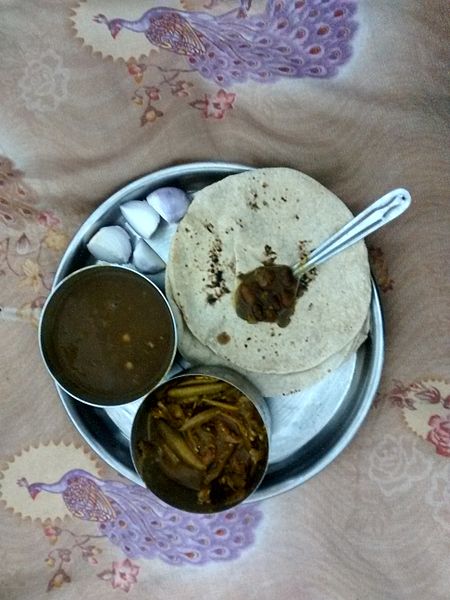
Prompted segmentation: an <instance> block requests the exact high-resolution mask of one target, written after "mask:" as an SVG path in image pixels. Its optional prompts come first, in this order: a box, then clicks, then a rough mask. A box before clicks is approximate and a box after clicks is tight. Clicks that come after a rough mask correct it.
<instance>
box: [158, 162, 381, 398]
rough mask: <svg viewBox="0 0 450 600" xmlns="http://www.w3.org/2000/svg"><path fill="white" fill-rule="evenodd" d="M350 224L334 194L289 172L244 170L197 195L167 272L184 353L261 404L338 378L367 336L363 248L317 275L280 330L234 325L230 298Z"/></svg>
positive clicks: (368, 293)
mask: <svg viewBox="0 0 450 600" xmlns="http://www.w3.org/2000/svg"><path fill="white" fill-rule="evenodd" d="M351 218H352V214H351V212H350V211H349V209H348V208H347V207H346V206H345V205H344V204H343V202H342V201H341V200H339V198H337V197H336V196H335V195H334V194H333V193H332V192H330V191H329V190H327V189H326V188H324V187H323V186H322V185H321V184H319V183H318V182H317V181H315V180H314V179H311V178H310V177H308V176H307V175H305V174H303V173H300V172H298V171H295V170H292V169H285V168H271V169H257V170H252V171H246V172H244V173H240V174H238V175H231V176H229V177H226V178H225V179H223V180H221V181H219V182H217V183H214V184H212V185H210V186H208V187H206V188H204V189H203V190H201V191H199V192H198V193H196V195H195V197H194V199H193V201H192V203H191V205H190V207H189V209H188V212H187V213H186V215H185V217H184V218H183V219H182V221H181V222H180V224H179V226H178V229H177V232H176V234H175V236H174V238H173V241H172V245H171V249H170V256H169V262H168V265H167V270H166V293H167V296H168V298H169V301H170V303H171V305H172V308H173V310H174V313H175V318H176V320H177V322H178V333H179V350H180V352H181V354H182V355H183V356H184V357H185V358H186V359H187V360H188V361H190V362H191V363H192V364H209V365H223V366H227V367H229V368H232V369H234V370H235V371H238V372H240V373H242V374H243V375H244V376H246V377H247V378H248V379H249V380H251V381H252V382H253V383H254V384H255V385H256V386H257V387H258V388H259V389H260V390H261V391H262V393H263V394H264V395H265V396H274V395H279V394H288V393H291V392H293V391H298V390H301V389H303V388H305V387H306V386H309V385H312V384H313V383H315V382H316V381H318V380H319V379H321V378H323V377H325V376H326V375H327V374H329V373H330V372H331V371H333V370H334V369H336V368H337V367H338V366H339V365H340V364H341V363H343V362H344V361H345V360H346V359H347V358H348V357H349V356H350V355H351V354H352V353H354V352H355V351H356V349H357V348H358V347H359V346H360V345H361V343H362V342H363V341H364V340H365V338H366V336H367V332H368V321H369V318H368V315H369V304H370V298H371V279H370V270H369V264H368V258H367V250H366V247H365V245H364V243H363V242H359V243H358V244H356V245H354V246H352V247H351V248H349V249H347V250H345V251H344V252H342V253H341V254H339V255H337V256H335V257H334V258H332V259H330V260H329V261H327V262H325V263H323V264H322V265H319V266H318V267H317V268H316V273H315V274H314V275H313V276H312V277H311V280H310V281H309V283H308V286H307V290H306V291H305V292H304V293H303V295H302V296H301V297H299V298H298V300H297V303H296V307H295V313H294V314H293V316H292V317H291V321H290V323H289V324H288V325H287V326H286V327H284V328H281V327H279V326H278V325H277V324H276V323H267V322H258V323H255V324H251V323H248V322H247V321H245V320H243V319H241V318H239V317H238V315H237V314H236V309H235V302H234V292H235V290H236V288H237V286H238V285H239V283H240V279H239V275H241V274H245V273H248V272H250V271H252V270H253V269H255V268H257V267H260V266H261V265H263V264H267V261H268V260H269V261H270V262H272V263H274V264H282V265H290V266H292V265H293V264H294V263H296V262H297V261H298V260H299V259H300V258H302V257H304V256H305V253H306V254H307V253H308V252H310V251H311V250H313V249H314V248H315V247H317V246H318V245H319V244H321V243H322V242H323V241H325V240H326V239H327V238H328V237H330V236H331V235H332V234H333V233H335V232H336V231H337V230H338V229H340V228H341V227H342V226H343V225H344V224H345V223H347V222H348V221H349V220H350V219H351Z"/></svg>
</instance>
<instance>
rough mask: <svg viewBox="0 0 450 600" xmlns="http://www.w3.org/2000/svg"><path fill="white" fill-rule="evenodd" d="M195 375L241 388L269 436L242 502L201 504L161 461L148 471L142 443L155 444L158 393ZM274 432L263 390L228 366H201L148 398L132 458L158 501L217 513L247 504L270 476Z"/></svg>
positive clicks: (134, 431) (133, 434) (140, 416)
mask: <svg viewBox="0 0 450 600" xmlns="http://www.w3.org/2000/svg"><path fill="white" fill-rule="evenodd" d="M193 375H207V376H209V377H211V378H212V379H214V380H217V382H224V383H226V384H228V385H230V386H232V387H233V388H235V389H237V390H238V391H239V392H241V393H242V394H243V395H244V396H245V397H246V398H247V399H248V400H249V401H250V402H251V404H252V405H253V407H254V408H255V409H256V411H257V413H258V415H259V417H260V424H261V426H262V429H263V431H264V432H265V437H266V439H265V440H264V441H265V445H266V452H265V455H264V458H263V459H262V461H261V463H260V464H259V465H258V467H257V470H256V472H255V473H254V475H253V476H252V478H251V479H250V481H249V485H248V486H247V487H246V490H245V496H244V497H240V498H239V499H238V500H236V499H231V500H230V499H227V498H225V499H222V500H220V501H214V500H212V501H211V503H206V504H205V503H201V502H199V500H198V496H197V492H196V491H195V490H193V489H189V488H188V487H186V486H184V485H182V484H181V483H178V482H176V481H174V479H172V478H171V477H169V476H168V475H167V473H165V472H164V471H163V470H162V469H160V468H159V467H158V464H159V463H158V461H157V460H155V461H152V462H151V470H150V471H149V468H148V466H147V467H145V468H144V461H143V458H142V452H141V451H140V445H141V443H142V442H144V443H146V444H149V442H152V441H154V440H153V438H152V433H151V431H150V428H149V426H148V415H149V411H150V409H151V408H152V407H154V406H155V405H156V403H157V392H158V390H161V389H162V388H164V387H165V386H167V385H170V384H173V383H176V382H178V381H182V380H183V379H185V378H187V377H190V376H193ZM270 429H271V421H270V413H269V409H268V406H267V404H266V402H265V400H264V398H263V397H262V396H261V394H260V393H259V391H258V390H257V389H256V388H255V387H254V386H253V385H252V384H251V383H249V382H248V381H247V380H246V379H245V378H244V377H242V376H241V375H239V374H238V373H235V372H234V371H232V370H231V369H228V368H225V367H210V366H200V367H195V368H191V369H188V370H186V371H184V372H183V373H181V374H178V375H177V376H175V377H173V378H171V379H168V380H166V381H165V382H163V383H161V384H160V385H159V386H157V387H156V388H155V389H154V390H153V391H152V392H151V393H150V394H149V395H148V396H147V397H146V398H145V399H144V401H143V402H142V404H141V405H140V407H139V409H138V411H137V413H136V416H135V418H134V421H133V426H132V431H131V442H130V443H131V455H132V459H133V463H134V467H135V469H136V472H137V473H138V474H139V476H140V477H141V479H142V482H143V483H144V484H145V485H146V486H147V487H148V488H149V489H150V490H151V491H152V492H153V493H154V494H155V495H156V496H158V498H160V499H161V500H163V501H164V502H166V503H167V504H169V505H171V506H173V507H174V508H178V509H180V510H184V511H188V512H195V513H215V512H220V511H223V510H227V509H229V508H231V507H233V506H236V505H237V504H240V503H242V502H244V501H247V500H248V498H249V497H250V496H251V495H252V494H253V493H254V492H255V491H256V489H257V488H258V486H259V485H260V483H261V481H262V480H263V478H264V476H265V474H266V471H267V467H268V463H269V450H270V448H269V446H270ZM149 445H150V444H149ZM152 446H153V445H152ZM153 448H154V449H153V450H152V451H151V452H154V453H155V455H156V454H157V450H158V446H157V445H156V444H155V445H154V446H153ZM147 464H148V463H147Z"/></svg>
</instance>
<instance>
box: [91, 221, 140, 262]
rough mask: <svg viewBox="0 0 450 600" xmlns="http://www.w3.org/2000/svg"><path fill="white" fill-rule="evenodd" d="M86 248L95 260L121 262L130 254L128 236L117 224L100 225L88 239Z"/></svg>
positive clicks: (126, 260)
mask: <svg viewBox="0 0 450 600" xmlns="http://www.w3.org/2000/svg"><path fill="white" fill-rule="evenodd" d="M87 248H88V250H89V252H90V253H91V254H92V256H94V257H95V258H96V259H97V260H104V261H105V262H108V263H117V264H123V263H126V262H128V259H129V258H130V255H131V241H130V236H129V235H128V233H127V232H126V231H125V230H124V229H122V227H119V225H110V226H108V227H101V228H100V229H99V230H98V231H97V233H96V234H95V235H93V236H92V238H91V239H90V240H89V242H88V243H87Z"/></svg>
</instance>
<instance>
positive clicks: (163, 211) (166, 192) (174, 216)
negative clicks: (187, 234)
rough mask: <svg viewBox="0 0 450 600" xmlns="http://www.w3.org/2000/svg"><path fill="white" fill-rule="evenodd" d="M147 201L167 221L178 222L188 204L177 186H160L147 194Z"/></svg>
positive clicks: (183, 193)
mask: <svg viewBox="0 0 450 600" xmlns="http://www.w3.org/2000/svg"><path fill="white" fill-rule="evenodd" d="M147 202H148V203H149V205H150V206H151V207H152V208H154V209H155V210H156V212H157V213H159V214H160V215H161V217H162V218H163V219H164V220H165V221H167V222H168V223H178V221H180V220H181V219H182V218H183V217H184V215H185V214H186V211H187V209H188V206H189V202H188V198H187V196H186V194H185V192H183V190H180V189H178V188H174V187H162V188H159V189H157V190H154V191H153V192H152V193H151V194H149V195H148V196H147Z"/></svg>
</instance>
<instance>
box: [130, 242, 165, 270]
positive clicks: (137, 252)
mask: <svg viewBox="0 0 450 600" xmlns="http://www.w3.org/2000/svg"><path fill="white" fill-rule="evenodd" d="M133 264H134V266H135V267H136V268H137V269H138V270H139V271H141V272H142V273H159V272H160V271H163V270H164V268H165V266H166V265H165V264H164V261H163V260H162V259H161V258H160V257H159V256H158V254H157V253H156V252H155V251H154V250H153V249H152V248H150V246H149V245H148V244H147V243H146V242H144V240H143V239H140V240H138V241H137V242H136V247H135V249H134V252H133Z"/></svg>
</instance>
